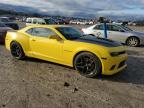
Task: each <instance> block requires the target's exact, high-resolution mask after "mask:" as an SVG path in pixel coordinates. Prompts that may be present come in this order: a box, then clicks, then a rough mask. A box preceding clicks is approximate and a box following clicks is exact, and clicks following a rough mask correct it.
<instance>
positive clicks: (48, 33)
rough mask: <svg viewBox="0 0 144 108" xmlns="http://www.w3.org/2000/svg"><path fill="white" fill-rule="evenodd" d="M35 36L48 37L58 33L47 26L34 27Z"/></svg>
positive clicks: (33, 33)
mask: <svg viewBox="0 0 144 108" xmlns="http://www.w3.org/2000/svg"><path fill="white" fill-rule="evenodd" d="M32 35H33V36H40V37H48V36H51V35H56V33H54V32H53V31H51V30H49V29H47V28H33V30H32Z"/></svg>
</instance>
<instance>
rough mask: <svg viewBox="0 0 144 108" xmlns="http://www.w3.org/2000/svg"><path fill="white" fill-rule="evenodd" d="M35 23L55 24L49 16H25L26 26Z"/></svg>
mask: <svg viewBox="0 0 144 108" xmlns="http://www.w3.org/2000/svg"><path fill="white" fill-rule="evenodd" d="M35 24H43V25H44V24H45V25H49V24H56V22H55V21H54V20H53V19H51V18H27V19H26V26H30V25H35Z"/></svg>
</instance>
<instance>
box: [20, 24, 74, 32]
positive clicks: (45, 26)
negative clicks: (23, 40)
mask: <svg viewBox="0 0 144 108" xmlns="http://www.w3.org/2000/svg"><path fill="white" fill-rule="evenodd" d="M42 27H43V28H57V27H71V26H67V25H38V24H37V25H31V26H27V27H25V28H23V29H21V30H19V31H25V30H28V29H31V28H42Z"/></svg>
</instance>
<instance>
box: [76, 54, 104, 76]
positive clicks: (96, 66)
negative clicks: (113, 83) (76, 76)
mask: <svg viewBox="0 0 144 108" xmlns="http://www.w3.org/2000/svg"><path fill="white" fill-rule="evenodd" d="M74 67H75V69H76V70H77V71H78V72H79V73H80V74H81V75H83V76H85V77H89V78H92V77H95V76H97V75H98V74H100V73H101V70H102V65H101V62H100V60H99V59H98V57H96V56H95V55H93V54H91V53H89V52H83V53H80V54H78V55H77V56H76V58H75V60H74Z"/></svg>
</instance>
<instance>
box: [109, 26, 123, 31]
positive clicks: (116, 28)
mask: <svg viewBox="0 0 144 108" xmlns="http://www.w3.org/2000/svg"><path fill="white" fill-rule="evenodd" d="M120 30H121V28H119V27H117V26H115V25H112V26H111V31H120Z"/></svg>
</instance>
